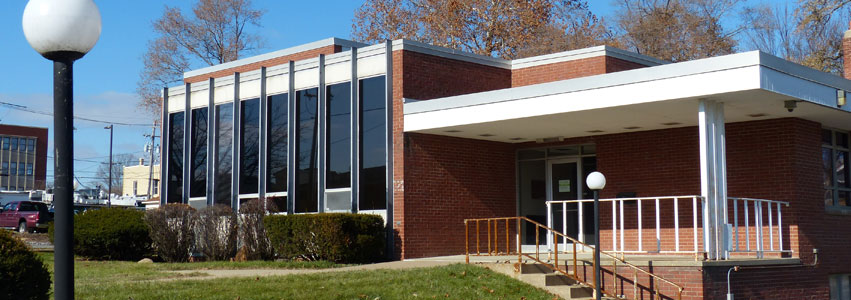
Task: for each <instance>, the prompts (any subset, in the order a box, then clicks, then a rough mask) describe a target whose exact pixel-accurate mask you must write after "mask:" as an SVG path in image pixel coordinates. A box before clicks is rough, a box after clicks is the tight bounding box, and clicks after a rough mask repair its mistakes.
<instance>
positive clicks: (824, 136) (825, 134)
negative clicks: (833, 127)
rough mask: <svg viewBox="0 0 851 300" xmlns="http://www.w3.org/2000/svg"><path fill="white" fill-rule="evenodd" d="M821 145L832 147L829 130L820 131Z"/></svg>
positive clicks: (831, 137) (831, 134)
mask: <svg viewBox="0 0 851 300" xmlns="http://www.w3.org/2000/svg"><path fill="white" fill-rule="evenodd" d="M821 143H822V144H825V145H828V146H830V145H833V131H830V130H829V129H822V130H821Z"/></svg>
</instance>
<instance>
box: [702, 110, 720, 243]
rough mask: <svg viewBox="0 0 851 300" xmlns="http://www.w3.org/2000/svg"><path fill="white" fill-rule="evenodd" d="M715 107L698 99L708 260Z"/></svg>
mask: <svg viewBox="0 0 851 300" xmlns="http://www.w3.org/2000/svg"><path fill="white" fill-rule="evenodd" d="M714 123H715V105H714V101H711V100H706V99H700V101H699V103H698V130H699V135H700V137H699V138H700V195H701V196H703V197H704V198H705V199H706V201H705V202H704V203H705V204H704V206H703V245H704V251H706V253H707V255H708V258H709V259H713V260H714V259H716V256H715V232H716V227H715V207H714V206H715V203H716V202H715V199H716V197H715V170H714V169H715V163H714V159H715V145H714V141H715V139H714V136H715V132H714V129H715V126H714Z"/></svg>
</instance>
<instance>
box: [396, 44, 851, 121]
mask: <svg viewBox="0 0 851 300" xmlns="http://www.w3.org/2000/svg"><path fill="white" fill-rule="evenodd" d="M836 88H840V89H845V90H851V80H847V79H844V78H841V77H838V76H835V75H831V74H827V73H823V72H819V71H815V70H812V69H809V68H806V67H803V66H800V65H797V64H794V63H791V62H788V61H784V60H782V59H779V58H776V57H773V56H771V55H768V54H765V53H762V52H759V51H752V52H747V53H740V54H733V55H727V56H721V57H715V58H707V59H701V60H695V61H689V62H682V63H676V64H669V65H662V66H656V67H650V68H641V69H635V70H629V71H623V72H616V73H609V74H602V75H596V76H589V77H582V78H576V79H570V80H563V81H556V82H550V83H543V84H537V85H530V86H524V87H518V88H510V89H503V90H496V91H489V92H482V93H476V94H468V95H461V96H454V97H446V98H439V99H433V100H428V101H407V102H406V103H405V104H404V106H405V108H404V111H405V131H417V130H426V129H431V128H441V127H450V126H455V125H464V124H475V123H485V122H493V121H499V120H507V119H515V118H523V117H533V116H542V115H550V114H556V113H563V112H570V111H581V110H589V109H599V108H606V107H614V106H622V105H632V104H638V103H646V102H653V101H663V100H671V99H681V98H695V97H704V96H711V95H715V94H722V93H730V92H736V91H746V90H755V89H763V90H768V91H772V92H776V93H779V94H786V95H790V96H791V97H795V98H798V99H801V100H804V101H808V102H812V103H816V104H820V105H824V106H828V107H832V108H834V109H840V110H843V111H851V106H849V105H846V106H845V107H843V108H836V106H835V99H836ZM485 108H487V110H486V112H485V111H483V109H485ZM483 112H484V113H483Z"/></svg>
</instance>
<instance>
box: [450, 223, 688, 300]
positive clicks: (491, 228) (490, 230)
mask: <svg viewBox="0 0 851 300" xmlns="http://www.w3.org/2000/svg"><path fill="white" fill-rule="evenodd" d="M512 221H514V227H515V230H516V232H515V233H514V236H515V247H512V246H511V235H512V234H511V233H510V228H511V227H512V226H511V224H510V223H511V222H512ZM483 223H484V227H486V231H487V252H482V250H483V248H484V247H483V246H482V239H481V232H482V230H481V227H482V224H483ZM524 223H525V224H527V226H530V225H531V226H535V252H534V253H524V252H523V251H522V246H521V244H522V243H521V241H522V237H523V234H522V231H521V229H522V224H524ZM503 224H504V226H501V225H503ZM471 225H474V226H475V249H474V250H475V251H474V252H471V251H470V250H471V249H470V246H471V245H470V244H471V241H470V227H471ZM500 227H503V228H504V231H505V232H504V233H503V232H500ZM464 228H465V249H466V262H467V263H468V264H469V263H470V256H471V255H474V256H481V255H491V256H493V255H517V268H520V266H521V265H522V264H523V257H526V258H528V259H531V260H533V261H535V262H537V263H539V264H541V265H544V266H547V267H548V268H550V269H552V270H553V271H555V272H558V273H559V274H562V275H564V276H567V277H569V278H572V279H574V280H576V281H579V282H582V283H584V284H585V285H587V286H590V287H592V288H593V287H594V282H596V278H594V277H596V276H597V274H596V272H592V273H593V275H594V277H592V278H591V280H588V278H587V275H586V276H585V277H584V278H580V276H579V275H578V270H579V268H578V266H579V259H577V256H576V255H577V252H576V250H577V249H576V248H577V246H582V247H585V248H590V249H593V248H594V247H593V246H591V245H588V244H585V243H583V242H580V241H578V240H576V239H573V238H571V237H569V236H567V235H565V234H563V233H561V232H558V231H555V230H553V229H552V228H550V227H547V226H545V225H543V224H541V223H538V222H535V221H532V220H531V219H529V218H526V217H503V218H483V219H466V220H464ZM541 230H544V231H545V232H549V233H551V235H552V237H553V241H552V245H554V247H555V248H554V249H553V252H552V253H551V254H552V255H553V260H552V261H553V263H552V264H549V263H546V262H544V260H541V249H540V247H541V241H540V234H539V233H540V231H541ZM501 236H502V237H501ZM558 237H561V238H562V239H564V240H566V241H570V242H571V243H572V247H573V251H572V252H570V253H571V254H572V259H571V260H570V261H568V260H565V265H564V268H561V267H560V266H559V259H558V255H559V252H561V251H559V243H558ZM501 238H502V239H504V241H502V240H500V239H501ZM503 243H504V247H500V246H501V244H503ZM545 244H546V243H545ZM512 248H514V249H513V250H512ZM544 254H545V255H548V254H550V253H549V252H545V253H544ZM600 254H601V255H604V256H607V257H609V258H611V260H612V268H611V272H612V275H613V278H614V288H613V289H612V290H608V289H606V288H605V285H603V286H601V287H600V290H601V291H602V293H603V294H605V295H607V296H609V297H616V298H617V297H618V296H617V294H616V293H617V291H618V264H620V265H621V266H623V267H627V268H629V269H631V270H632V275H633V278H632V283H633V299H638V297H639V296H638V286H639V284H638V274H639V273H641V274H645V275H647V276H649V277H650V286H651V287H652V291H651V293H652V296H653V298H654V299H662V294H661V293H660V291H659V285H658V284H657V283H664V284H668V285H670V286H672V287H674V288H675V289H676V291H677V292H676V293H677V294H676V299H678V300H680V299H682V294H683V290H684V288H683V287H682V286H680V285H678V284H676V283H674V282H672V281H670V280H667V279H665V278H662V277H660V276H659V275H656V274H653V273H650V272H647V271H645V270H644V269H641V268H639V267H638V266H636V265H633V264H630V263H628V262H626V261H625V260H624V259H623V258H619V257H617V256H615V255H612V254H611V253H607V252H604V251H601V252H600ZM568 262H570V264H571V265H572V266H573V273H571V272H569V270H568ZM584 264H585V262H583V266H584ZM591 267H592V268H594V262H593V261H592V262H591ZM518 270H519V269H518ZM621 288H622V287H621Z"/></svg>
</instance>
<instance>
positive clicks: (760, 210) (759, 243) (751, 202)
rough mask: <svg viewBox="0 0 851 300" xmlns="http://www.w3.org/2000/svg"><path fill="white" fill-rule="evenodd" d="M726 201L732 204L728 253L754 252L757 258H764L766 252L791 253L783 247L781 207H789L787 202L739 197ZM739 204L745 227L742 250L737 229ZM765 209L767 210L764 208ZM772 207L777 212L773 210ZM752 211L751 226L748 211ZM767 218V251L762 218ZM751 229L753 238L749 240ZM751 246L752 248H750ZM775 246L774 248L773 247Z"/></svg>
mask: <svg viewBox="0 0 851 300" xmlns="http://www.w3.org/2000/svg"><path fill="white" fill-rule="evenodd" d="M727 199H728V201H730V202H731V203H732V206H733V216H732V218H733V224H732V226H733V228H732V235H733V236H732V238H733V239H734V240H733V241H732V244H733V245H732V247H730V248H732V249H729V251H730V252H754V253H756V255H757V258H762V257H764V255H765V253H766V252H775V253H782V252H791V250H789V249H785V248H784V245H783V211H782V210H781V207H783V206H786V207H788V206H789V202H785V201H775V200H765V199H754V198H739V197H728V198H727ZM739 203H741V206H742V208H743V209H742V210H743V212H742V219H744V224H743V225H744V227H745V234H744V236H745V239H744V242H745V245H744V249H742V248H741V245H740V244H741V240H740V237H739V236H740V233H741V230H740V228H739V219H740V218H739ZM765 207H767V209H766V208H765ZM774 207H776V208H777V210H774ZM751 209H752V210H753V225H751V220H750V219H751V213H750V210H751ZM763 215H765V216H767V217H768V245H769V246H768V249H766V248H765V245H764V244H765V233H764V232H763V230H764V227H765V226H764V225H765V224H764V222H763V218H764V216H763ZM775 219H776V220H777V224H776V226H775V224H774V220H775ZM751 227H753V229H754V236H753V238H751ZM775 236H776V239H777V243H776V244H775V243H774V240H775ZM751 244H753V246H754V247H753V248H752V247H751ZM775 245H776V247H775Z"/></svg>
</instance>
